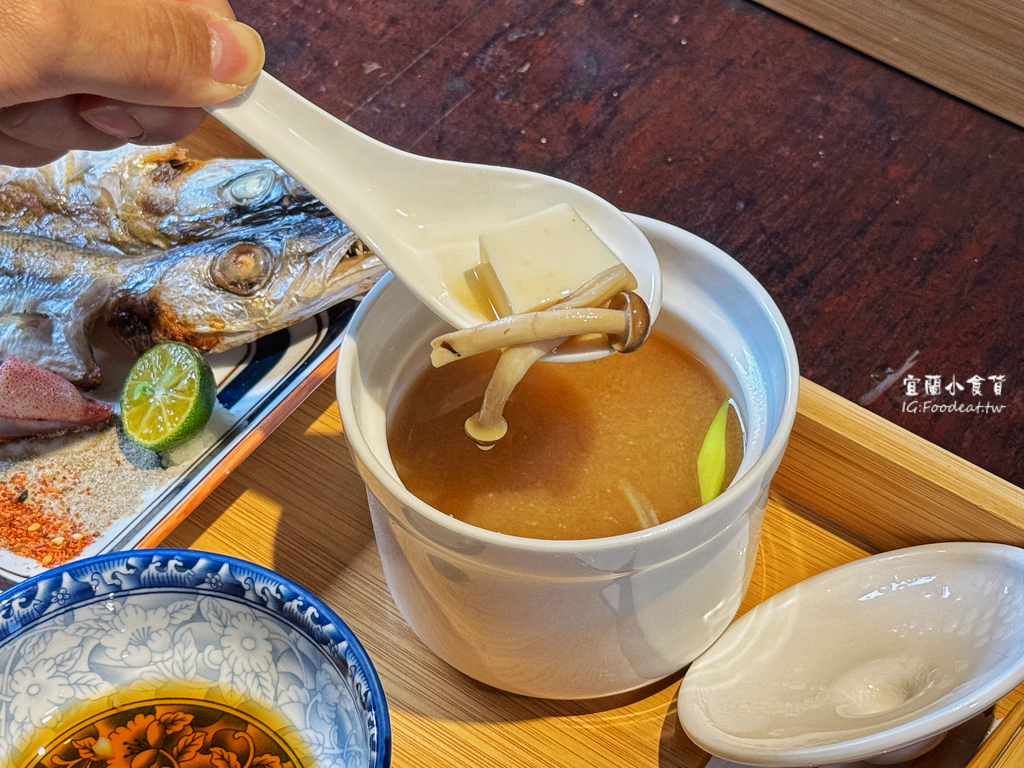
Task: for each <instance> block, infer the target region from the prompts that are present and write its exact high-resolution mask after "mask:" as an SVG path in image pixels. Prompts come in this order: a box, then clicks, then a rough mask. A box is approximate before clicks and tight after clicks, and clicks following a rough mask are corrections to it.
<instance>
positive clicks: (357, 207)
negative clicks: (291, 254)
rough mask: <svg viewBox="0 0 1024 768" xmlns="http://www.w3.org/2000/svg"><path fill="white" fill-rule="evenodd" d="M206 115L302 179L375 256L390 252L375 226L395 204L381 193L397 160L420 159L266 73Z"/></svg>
mask: <svg viewBox="0 0 1024 768" xmlns="http://www.w3.org/2000/svg"><path fill="white" fill-rule="evenodd" d="M208 112H209V113H210V114H211V115H213V116H214V117H215V118H216V119H217V120H219V121H220V122H221V123H223V124H224V125H225V126H227V127H228V128H230V129H231V130H232V131H234V132H235V133H236V134H238V136H240V137H241V138H243V139H244V140H245V141H247V142H249V144H251V145H252V146H253V147H255V148H256V149H258V150H259V151H260V152H262V153H263V154H264V155H266V156H267V157H269V158H270V159H272V160H273V161H274V162H276V163H277V164H278V165H279V166H281V167H282V168H283V169H284V170H285V171H287V172H288V173H289V174H291V175H292V176H293V177H295V178H296V179H298V181H299V182H300V183H301V184H302V185H303V186H304V187H305V188H306V189H307V190H309V192H310V193H311V194H313V195H314V196H315V197H317V198H319V199H320V201H321V202H323V204H324V205H326V206H327V207H328V208H329V209H330V210H331V212H332V213H334V214H335V215H336V216H337V217H338V218H340V219H341V220H342V221H344V222H345V223H346V224H348V225H349V226H350V227H351V228H352V230H353V231H354V232H355V233H356V234H357V235H359V237H360V238H362V240H363V242H365V243H366V244H367V245H368V246H369V247H370V248H371V249H373V250H374V251H375V252H376V253H378V254H387V253H389V252H390V248H389V247H388V246H389V245H390V243H388V242H387V233H386V231H385V232H381V231H380V229H381V228H380V227H376V226H373V223H374V221H375V220H376V219H378V218H379V216H380V211H381V205H382V204H383V203H384V202H385V201H386V200H388V199H392V198H393V197H394V191H392V192H391V193H389V194H383V193H382V191H383V190H384V189H385V188H386V187H387V186H389V185H388V182H387V179H388V176H387V175H386V174H387V173H388V170H389V169H390V168H392V167H393V166H394V164H395V161H396V159H397V158H396V156H401V162H402V163H403V164H405V163H409V162H415V160H416V159H417V158H416V156H415V155H411V154H409V153H406V152H402V151H401V150H397V149H394V148H393V147H389V146H387V145H386V144H383V143H382V142H379V141H377V140H376V139H374V138H371V137H370V136H367V135H365V134H363V133H360V132H359V131H357V130H356V129H355V128H352V127H351V126H349V125H347V124H346V123H344V122H342V121H341V120H339V119H338V118H336V117H334V116H333V115H331V114H330V113H328V112H326V111H324V110H323V109H321V108H320V107H318V106H316V105H315V104H313V103H312V102H310V101H308V100H306V99H304V98H303V97H302V96H300V95H299V94H298V93H296V92H295V91H293V90H292V89H291V88H289V87H288V86H286V85H284V83H282V82H280V81H279V80H277V79H275V78H274V77H272V76H271V75H269V74H267V73H266V72H262V73H261V74H260V76H259V77H258V78H257V79H256V81H255V82H254V83H253V84H252V85H251V86H250V87H249V88H248V90H246V91H245V93H243V94H241V95H240V96H238V97H236V98H234V99H232V100H231V101H228V102H225V103H223V104H219V105H217V106H215V107H210V108H208ZM393 205H394V203H392V206H393Z"/></svg>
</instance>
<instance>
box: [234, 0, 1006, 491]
mask: <svg viewBox="0 0 1024 768" xmlns="http://www.w3.org/2000/svg"><path fill="white" fill-rule="evenodd" d="M780 1H781V0H780ZM797 2H800V7H807V6H811V7H815V8H825V9H832V10H833V11H835V16H834V18H833V23H834V24H839V23H843V24H851V25H852V24H854V22H855V21H857V18H855V17H857V15H858V14H859V15H860V17H859V18H860V22H861V26H862V27H870V26H871V24H882V21H874V20H877V19H878V18H879V16H878V15H879V14H882V13H883V11H884V12H888V13H890V14H892V13H896V12H897V11H899V12H900V13H901V14H903V15H904V17H905V18H903V20H901V21H900V22H899V23H898V27H899V34H900V35H902V36H903V37H901V41H904V42H905V41H906V40H917V41H918V42H915V43H914V45H918V44H919V42H920V41H923V40H927V39H928V37H927V35H928V34H930V32H929V30H932V27H930V26H929V24H931V22H927V23H926V21H927V19H926V17H927V14H928V12H929V10H933V11H934V12H935V14H939V15H941V18H940V19H939V21H941V22H942V24H944V25H945V26H941V25H940V29H945V30H947V32H948V34H951V35H954V36H955V34H960V33H958V32H957V33H955V34H954V32H952V31H949V30H953V29H955V28H956V24H957V23H958V20H964V21H965V23H967V22H969V25H970V26H971V27H972V29H973V28H974V27H978V26H979V25H980V29H978V30H975V31H976V32H977V34H981V32H982V31H987V34H989V35H992V36H999V37H1003V36H1009V37H1007V38H1006V40H1007V41H1008V43H1007V44H1008V45H1010V46H1011V49H1012V48H1013V46H1012V44H1013V43H1014V42H1017V43H1019V40H1020V37H1019V36H1015V33H1013V29H1014V28H1015V27H1014V25H1015V24H1016V23H1017V22H1016V21H1014V19H1016V18H1019V12H1020V11H1019V9H1020V8H1021V7H1022V6H1021V3H1020V0H1004V2H1003V3H1000V2H999V0H981V1H980V2H973V1H972V2H964V3H960V2H956V3H954V2H953V0H948V2H946V3H945V5H943V4H942V3H940V2H938V0H866V2H864V3H860V2H858V3H846V4H845V5H844V4H842V3H839V2H838V0H835V1H834V2H832V1H830V0H822V2H821V3H820V4H818V3H816V2H814V1H813V0H793V2H792V6H793V7H792V8H791V9H790V10H789V12H792V13H794V14H795V13H796V12H797V11H796V3H797ZM1004 4H1005V5H1004ZM234 7H235V9H236V11H237V13H238V15H239V16H240V17H241V18H242V19H244V20H245V21H247V22H249V23H251V24H252V25H253V26H254V27H255V28H256V29H257V30H258V31H259V32H260V33H261V34H262V35H263V37H264V40H265V42H266V47H267V53H268V59H267V68H268V70H269V71H270V72H272V73H273V74H274V75H276V76H277V77H278V78H280V79H282V80H283V81H284V82H285V83H287V84H288V85H290V86H292V87H293V88H295V89H297V90H298V91H299V92H301V93H302V94H304V95H305V96H307V97H308V98H310V99H312V100H313V101H315V102H316V103H318V104H319V105H320V106H322V107H324V108H325V109H327V110H328V111H330V112H332V113H333V114H335V115H337V116H338V117H340V118H342V119H344V120H346V121H348V122H349V123H350V124H351V125H353V126H354V127H356V128H358V129H360V130H362V131H365V132H367V133H369V134H371V135H373V136H375V137H377V138H379V139H382V140H383V141H386V142H388V143H391V144H394V145H395V146H398V147H401V148H403V149H407V150H411V151H413V152H417V153H420V154H424V155H429V156H435V157H444V158H450V159H456V160H470V161H476V162H484V163H495V164H504V165H512V166H517V167H522V168H529V169H532V170H537V171H542V172H545V173H549V174H552V175H555V176H558V177H561V178H565V179H568V180H570V181H573V182H576V183H578V184H581V185H582V186H585V187H587V188H589V189H592V190H593V191H595V192H597V193H598V194H601V195H602V196H604V197H606V198H608V199H609V200H611V201H612V202H613V203H615V204H616V205H618V206H619V207H620V208H622V209H624V210H628V211H632V212H636V213H640V214H644V215H647V216H652V217H654V218H658V219H662V220H665V221H668V222H669V223H672V224H676V225H678V226H681V227H683V228H685V229H688V230H690V231H693V232H695V233H696V234H698V235H700V236H702V237H704V238H705V239H707V240H710V241H711V242H713V243H715V244H716V245H718V246H720V247H721V248H723V249H724V250H726V251H727V252H729V253H730V254H732V255H733V256H735V257H736V258H737V259H738V260H739V261H740V262H741V263H742V264H743V265H744V266H746V267H747V268H748V269H749V270H750V271H751V272H752V273H753V274H754V275H755V276H756V277H757V278H758V279H759V280H760V281H761V282H762V283H763V284H764V285H765V286H766V287H767V289H768V290H769V292H770V293H771V294H772V296H773V297H774V298H775V300H776V301H777V302H778V304H779V306H780V308H781V309H782V312H783V314H784V315H785V317H786V318H787V320H788V322H789V324H790V326H791V328H792V330H793V333H794V336H795V338H796V341H797V348H798V350H799V353H800V360H801V367H802V372H803V373H804V374H805V375H806V376H807V377H808V378H809V379H811V380H812V381H814V382H816V383H818V384H820V385H822V386H824V387H826V388H828V389H829V390H831V391H833V392H836V393H838V394H840V395H841V396H843V397H845V398H847V399H849V400H852V401H854V402H859V401H861V400H862V399H863V400H864V401H865V402H866V404H867V407H868V408H869V409H870V410H871V411H873V412H874V413H877V414H879V415H881V416H883V417H884V418H886V419H888V420H890V421H892V422H895V423H897V424H899V425H900V426H903V427H905V428H907V429H909V430H910V431H912V432H914V433H915V434H918V435H920V436H923V437H925V438H926V439H928V440H930V441H932V442H934V443H936V444H938V445H940V446H942V447H943V448H945V449H947V450H949V451H951V452H953V453H954V454H956V455H958V456H961V457H964V458H966V459H968V460H969V461H971V462H972V463H974V464H977V465H979V466H981V467H983V468H984V469H986V470H989V471H991V472H993V473H995V474H997V475H998V476H1000V477H1002V478H1004V479H1007V480H1010V481H1011V482H1013V483H1015V484H1017V485H1022V484H1024V356H1022V355H1021V330H1022V329H1024V301H1022V300H1021V296H1022V295H1024V259H1022V258H1021V243H1022V242H1024V131H1022V130H1021V129H1020V128H1019V127H1018V126H1016V125H1014V124H1012V123H1009V122H1007V121H1005V120H1003V119H1001V118H999V117H997V116H995V115H993V114H992V113H989V112H986V111H983V110H981V109H979V108H978V107H976V106H973V105H971V104H969V103H967V102H966V101H963V100H961V99H960V98H957V97H955V96H953V95H950V94H949V93H946V92H944V91H942V90H940V89H939V88H937V87H934V86H932V85H928V84H926V83H925V82H922V80H920V79H918V78H917V77H914V76H911V75H909V74H906V73H904V72H901V71H899V70H897V69H895V68H893V67H891V66H888V65H886V64H883V63H880V61H879V60H877V59H875V58H872V57H871V56H868V55H866V54H864V53H861V52H859V51H857V50H854V49H853V48H851V47H848V46H847V45H844V44H842V43H840V42H837V41H835V40H833V39H830V38H829V37H827V36H825V35H823V34H820V33H818V32H816V31H813V30H812V29H810V28H808V27H807V26H804V25H803V24H800V23H797V22H796V21H793V20H791V19H789V18H787V17H786V16H783V15H781V14H779V13H776V12H774V11H771V10H768V9H766V8H765V7H764V6H762V5H758V4H755V3H751V2H747V0H644V2H639V0H502V1H501V2H483V1H482V0H444V2H442V1H441V0H426V1H423V0H415V2H414V1H413V0H388V2H383V0H364V1H363V2H360V3H346V2H340V1H339V0H324V1H320V0H318V1H317V2H313V1H312V0H291V1H290V2H287V3H277V2H275V3H269V2H266V1H265V0H236V1H235V2H234ZM780 7H781V6H780ZM944 7H945V8H946V9H947V10H949V9H950V8H953V9H956V12H953V11H951V10H950V11H949V12H948V13H945V12H944V11H943V10H942V9H943V8H944ZM1004 7H1005V8H1008V9H1010V11H1012V13H1010V12H1008V13H1002V12H1001V9H1003V8H1004ZM844 8H845V9H846V10H845V11H844V10H843V9H844ZM986 9H991V12H992V13H993V14H997V18H996V19H995V20H992V21H991V22H990V21H989V17H988V11H987V10H986ZM841 11H842V12H841ZM830 13H831V11H830ZM922 14H923V16H922ZM942 14H944V15H942ZM971 14H974V15H973V16H971ZM915 19H917V21H916V22H915ZM972 19H973V20H972ZM883 21H884V20H883ZM975 22H977V24H976V23H975ZM886 23H887V24H888V22H886ZM936 23H937V22H936ZM932 31H934V30H932ZM968 31H970V30H968ZM936 34H937V33H936ZM883 37H884V35H881V33H879V39H882V38H883ZM961 37H962V39H963V40H964V41H965V42H964V45H973V43H971V41H972V40H975V39H978V40H980V38H977V36H975V37H973V38H972V37H971V36H970V35H966V34H965V35H962V36H961ZM883 42H884V41H883ZM904 42H901V43H900V45H895V43H894V44H893V46H892V47H893V49H894V51H897V52H899V51H906V50H909V48H910V47H911V46H910V43H906V44H904ZM978 45H979V46H982V42H979V43H978ZM1013 50H1016V51H1018V53H1019V51H1020V46H1019V45H1018V46H1017V47H1016V48H1015V49H1013ZM931 53H932V55H933V57H937V58H938V59H942V57H943V56H944V55H945V53H944V52H943V51H941V50H940V51H939V52H937V53H936V52H935V51H931ZM1011 53H1012V51H1011ZM989 54H991V55H992V56H995V54H996V50H995V48H994V47H992V46H989V47H983V48H982V49H981V50H979V51H978V55H979V57H981V56H988V55H989ZM954 59H955V57H952V56H951V58H950V62H951V64H950V65H951V66H952V65H953V64H952V62H953V61H954ZM956 66H957V67H959V66H960V64H959V63H957V64H956ZM1000 66H1003V70H1002V71H1003V75H1002V77H1003V78H1004V79H1006V78H1010V79H1012V78H1014V77H1019V76H1020V69H1019V67H1017V66H1015V65H1013V64H1009V63H1008V64H1005V65H1000ZM958 71H961V73H962V74H963V75H964V77H965V78H966V77H968V76H969V75H971V74H972V72H973V74H975V75H977V77H980V78H981V79H982V80H986V79H988V75H987V74H986V71H985V70H978V71H973V70H971V69H970V66H968V65H967V64H965V65H964V66H963V68H962V69H961V70H958ZM1018 103H1020V101H1019V99H1018ZM908 365H909V368H907V369H906V371H905V372H904V373H900V374H899V375H892V374H893V373H894V372H901V371H903V370H904V368H905V367H906V366H908ZM907 373H909V374H910V375H912V376H914V377H916V378H917V379H918V381H919V387H918V391H919V392H921V391H923V390H922V388H921V385H923V382H924V378H925V376H936V377H939V379H940V380H941V385H942V387H946V386H951V387H952V394H949V393H947V392H946V391H945V390H944V389H942V390H940V393H939V395H937V396H929V397H921V396H910V395H909V394H908V393H907V389H906V386H905V384H904V382H903V377H904V375H905V374H907ZM975 376H978V377H981V378H982V379H983V381H984V385H985V386H984V388H983V390H982V391H981V393H980V394H979V395H974V394H972V389H971V386H970V385H968V384H966V382H967V380H968V379H971V378H973V377H975ZM989 376H1004V377H1005V380H1004V384H1003V387H1002V389H1001V392H1000V394H998V395H997V394H995V391H994V384H993V382H991V381H990V380H988V378H987V377H989ZM957 387H965V388H964V389H962V390H961V389H958V388H957ZM926 402H927V403H929V405H928V406H927V407H928V408H929V409H930V410H924V408H925V407H926V406H925V405H924V403H926ZM986 404H987V405H990V406H992V407H993V408H999V409H1000V410H999V411H998V412H995V411H989V412H978V411H965V410H959V411H957V410H954V409H955V408H958V407H959V408H963V407H965V406H984V405H986ZM913 409H916V410H913Z"/></svg>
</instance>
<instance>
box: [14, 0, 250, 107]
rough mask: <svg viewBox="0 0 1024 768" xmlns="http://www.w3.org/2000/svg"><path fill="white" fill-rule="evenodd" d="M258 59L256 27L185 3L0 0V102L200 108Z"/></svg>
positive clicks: (231, 90)
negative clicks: (86, 97) (74, 97)
mask: <svg viewBox="0 0 1024 768" xmlns="http://www.w3.org/2000/svg"><path fill="white" fill-rule="evenodd" d="M263 58H264V51H263V42H262V40H261V39H260V37H259V35H258V34H257V33H256V31H255V30H253V29H252V28H251V27H248V26H246V25H244V24H241V23H239V22H237V21H235V20H233V19H231V18H229V17H226V16H222V15H219V14H218V13H216V12H214V11H212V10H211V9H209V8H207V7H205V6H203V5H201V4H196V3H194V2H182V0H91V1H90V2H88V3H83V2H81V1H80V0H5V1H4V2H3V3H2V4H0V107H2V106H7V105H10V104H17V103H23V102H29V101H39V100H42V99H49V98H57V97H61V96H66V95H69V94H75V93H89V94H95V95H97V96H106V97H109V98H112V99H118V100H121V101H125V102H132V103H139V104H150V105H158V106H174V107H199V106H207V105H210V104H216V103H218V102H221V101H225V100H227V99H230V98H232V97H233V96H235V95H237V94H238V93H239V92H241V91H242V90H243V89H244V87H245V86H246V85H248V83H250V82H251V81H252V80H253V79H255V78H256V76H257V75H258V74H259V72H260V69H261V68H262V66H263Z"/></svg>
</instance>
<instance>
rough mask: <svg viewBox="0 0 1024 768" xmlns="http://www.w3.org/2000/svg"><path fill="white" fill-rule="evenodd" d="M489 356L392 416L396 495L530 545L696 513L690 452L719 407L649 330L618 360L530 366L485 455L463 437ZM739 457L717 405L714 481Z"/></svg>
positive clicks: (438, 372)
mask: <svg viewBox="0 0 1024 768" xmlns="http://www.w3.org/2000/svg"><path fill="white" fill-rule="evenodd" d="M496 359H497V355H496V353H495V354H487V355H478V356H475V357H469V358H466V359H464V360H459V361H457V362H455V363H451V364H449V365H446V366H444V367H442V368H436V369H435V368H429V369H427V370H425V371H424V372H422V373H421V374H420V375H419V376H418V377H417V378H416V379H415V380H414V381H413V382H412V384H411V385H410V387H409V388H408V390H407V391H405V393H404V394H403V395H402V397H401V400H400V401H399V402H398V403H397V405H396V406H395V407H394V409H393V413H392V416H391V419H390V423H389V425H388V444H389V447H390V451H391V458H392V461H393V462H394V465H395V468H396V470H397V471H398V476H399V477H400V478H401V480H402V482H403V483H404V484H405V486H406V487H407V488H408V489H409V490H410V491H411V492H412V493H414V494H415V495H416V496H418V497H419V498H420V499H422V500H423V501H425V502H426V503H428V504H430V505H431V506H433V507H434V508H436V509H438V510H440V511H442V512H444V513H447V514H449V515H452V516H454V517H456V518H458V519H459V520H462V521H464V522H467V523H470V524H472V525H475V526H478V527H481V528H487V529H490V530H493V531H498V532H500V533H506V534H510V535H513V536H524V537H528V538H535V539H586V538H599V537H604V536H614V535H618V534H623V533H629V532H631V531H636V530H640V529H641V528H646V527H649V526H650V525H652V524H656V523H664V522H667V521H668V520H671V519H674V518H676V517H678V516H680V515H682V514H685V513H687V512H689V511H691V510H693V509H695V508H696V507H698V506H699V505H700V490H699V486H698V480H697V466H696V465H697V454H698V452H699V450H700V446H701V443H702V441H703V439H704V436H705V434H706V432H707V429H708V426H709V425H710V424H711V420H712V418H713V417H714V415H715V413H716V412H717V411H718V409H719V407H720V406H721V405H722V403H723V402H724V401H725V400H726V399H728V398H729V397H730V393H729V392H728V390H727V388H726V386H725V384H724V383H723V382H722V381H721V380H720V378H719V377H718V376H717V375H716V374H715V373H714V372H713V371H712V370H711V369H710V368H709V367H708V366H707V365H706V364H705V363H703V362H702V361H701V360H699V359H697V357H695V356H694V355H693V354H692V353H691V352H689V351H688V350H687V349H685V348H684V347H682V346H681V345H680V344H679V343H678V342H676V341H675V340H673V339H671V338H669V337H668V336H666V335H664V334H662V333H659V332H657V331H655V332H654V333H652V334H651V337H650V338H649V339H648V340H647V342H646V343H645V344H644V345H643V347H641V348H640V349H639V350H637V351H636V352H633V353H631V354H629V355H610V356H608V357H604V358H601V359H599V360H592V361H588V362H583V363H538V364H536V365H534V366H533V367H532V368H531V369H530V370H529V372H528V373H527V374H526V376H525V377H524V379H523V380H522V382H520V384H519V386H518V387H516V389H515V391H514V392H513V394H512V397H511V399H510V400H509V402H508V404H507V405H506V407H505V412H504V415H505V418H506V420H507V421H508V434H507V435H506V436H505V437H504V438H503V439H502V440H499V441H498V442H497V443H496V444H495V446H494V447H493V448H492V449H491V450H488V451H482V450H480V448H478V447H477V445H476V444H475V443H474V442H473V441H472V440H471V439H470V438H469V437H467V435H466V433H465V431H464V426H463V425H464V422H465V421H466V419H467V417H469V416H471V415H472V414H473V413H475V412H476V410H477V409H478V408H479V405H480V400H481V398H482V397H483V392H484V390H485V388H486V386H487V382H488V379H489V378H490V375H491V372H492V371H493V369H494V365H495V362H496ZM742 454H743V432H742V427H741V424H740V422H739V418H738V417H737V415H736V411H735V409H734V408H730V415H729V420H728V425H727V437H726V479H725V482H726V484H728V482H729V481H730V480H731V479H732V477H733V476H734V475H735V473H736V470H737V468H738V466H739V464H740V460H741V459H742Z"/></svg>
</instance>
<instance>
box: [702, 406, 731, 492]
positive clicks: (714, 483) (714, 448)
mask: <svg viewBox="0 0 1024 768" xmlns="http://www.w3.org/2000/svg"><path fill="white" fill-rule="evenodd" d="M728 417H729V401H728V400H726V401H725V402H724V403H722V407H721V408H719V409H718V413H716V414H715V417H714V418H713V419H712V420H711V426H710V427H708V431H707V434H706V435H704V442H703V443H701V446H700V453H698V454H697V482H698V484H699V485H700V503H701V504H707V503H708V502H709V501H711V500H712V499H713V498H715V497H716V496H717V495H718V494H720V493H721V492H722V485H723V484H724V483H725V424H726V421H727V419H728Z"/></svg>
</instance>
